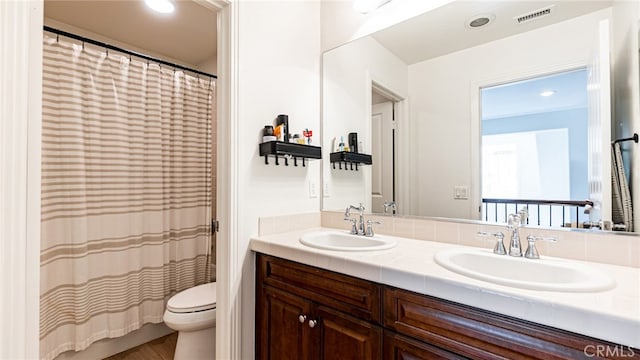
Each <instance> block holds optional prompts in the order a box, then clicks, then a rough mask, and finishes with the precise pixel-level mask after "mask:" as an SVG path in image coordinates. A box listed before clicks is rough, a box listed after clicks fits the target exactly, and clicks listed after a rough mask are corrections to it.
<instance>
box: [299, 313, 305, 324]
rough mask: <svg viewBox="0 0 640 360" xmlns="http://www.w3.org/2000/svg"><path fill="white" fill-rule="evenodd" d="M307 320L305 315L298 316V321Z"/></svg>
mask: <svg viewBox="0 0 640 360" xmlns="http://www.w3.org/2000/svg"><path fill="white" fill-rule="evenodd" d="M306 320H307V316H306V315H300V316H298V321H300V323H301V324H302V323H304V322H305V321H306Z"/></svg>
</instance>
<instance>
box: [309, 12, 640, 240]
mask: <svg viewBox="0 0 640 360" xmlns="http://www.w3.org/2000/svg"><path fill="white" fill-rule="evenodd" d="M612 4H613V3H612V2H611V1H559V2H548V1H531V2H529V1H497V2H487V1H454V2H451V3H449V4H447V5H444V6H442V7H440V8H437V9H435V10H432V11H430V12H427V13H424V14H422V15H418V16H416V17H414V18H412V19H409V20H406V21H404V22H402V23H399V24H396V25H394V26H392V27H390V28H387V29H384V30H381V31H379V32H377V33H374V34H372V35H369V36H367V37H364V38H360V39H357V40H354V41H352V42H349V43H347V44H344V45H342V46H339V47H337V48H334V49H332V50H329V51H327V52H325V53H324V54H323V58H322V62H323V90H322V96H323V98H322V106H323V124H322V126H323V128H322V133H323V140H322V141H323V144H322V145H323V154H324V161H323V194H324V195H323V209H324V210H344V208H345V207H346V206H347V205H350V204H353V205H357V204H358V203H363V204H364V206H365V208H366V209H367V211H371V212H383V211H385V206H384V203H389V202H391V201H393V202H395V204H396V207H395V208H394V207H386V210H387V211H389V212H391V213H393V212H395V213H396V214H398V215H401V216H427V217H440V218H452V219H468V220H482V221H489V222H504V218H505V217H506V212H507V211H508V212H514V211H517V210H515V209H520V208H521V207H515V208H509V207H508V206H509V205H504V206H503V207H502V208H498V206H502V205H493V206H494V207H490V206H492V205H490V204H487V200H488V198H494V197H495V198H500V199H504V198H511V199H527V200H531V199H532V198H533V199H534V200H544V199H546V200H561V201H566V202H567V203H573V202H575V203H579V204H578V205H577V206H578V207H576V208H575V209H573V208H570V207H569V210H565V209H564V208H562V210H560V213H558V212H557V210H555V209H556V207H551V206H549V207H547V208H548V209H549V210H546V208H538V209H536V210H535V211H534V212H535V214H530V217H531V219H532V220H534V221H538V224H540V225H541V226H545V225H547V226H551V227H556V226H571V227H583V226H585V227H586V226H587V225H589V226H597V225H602V223H601V222H600V223H599V222H598V221H599V220H604V221H605V224H606V223H607V222H608V223H611V222H612V216H615V214H614V215H612V212H613V213H615V212H616V211H619V209H617V208H616V206H615V204H612V203H613V201H612V200H611V199H612V196H613V197H615V196H618V195H616V194H617V190H616V189H612V185H611V177H612V171H611V169H612V160H611V142H612V141H613V140H616V137H617V136H618V135H619V134H616V130H615V129H616V126H619V127H627V128H629V126H623V125H620V122H623V121H624V119H612V118H611V114H612V111H611V110H610V109H611V106H612V104H611V90H610V86H609V85H610V84H611V82H612V81H613V79H611V78H610V76H611V73H612V66H613V65H612V64H611V59H610V55H611V53H612V50H611V46H612V37H613V32H612V30H611V28H612V26H613V23H614V22H615V21H616V19H615V18H614V11H613V9H612ZM618 25H619V23H618ZM574 118H575V119H577V120H575V121H574V120H573V119H574ZM612 129H613V130H612ZM350 133H357V134H358V135H357V136H358V141H357V144H358V151H359V152H360V153H365V154H369V155H372V159H373V164H372V165H360V166H358V167H357V171H356V169H355V168H353V167H352V166H348V165H347V164H344V165H343V164H339V163H338V164H336V163H332V162H330V161H329V154H330V153H331V152H337V151H340V150H341V149H342V148H341V147H340V144H341V143H342V144H344V145H345V146H347V147H348V145H349V144H348V137H349V134H350ZM630 146H640V145H633V144H625V145H624V146H623V151H622V155H623V157H625V159H624V161H625V164H627V171H629V169H631V168H633V167H634V166H633V165H632V162H633V161H634V160H633V159H631V156H632V152H631V151H625V150H624V149H628V147H630ZM352 147H353V146H352ZM635 161H639V159H636V160H635ZM628 176H629V175H628V173H627V177H628ZM541 188H544V189H546V190H544V189H543V190H540V189H541ZM612 193H613V194H612ZM629 201H630V200H629ZM487 206H489V207H487ZM516 206H517V205H516ZM524 206H525V207H528V206H529V205H524ZM498 209H499V210H498ZM530 209H531V208H530ZM503 212H504V215H503ZM494 213H495V214H494ZM565 213H566V214H565ZM574 213H577V215H576V217H575V218H572V217H571V216H572V214H574ZM489 215H494V216H493V217H492V218H491V217H490V216H489ZM565 215H566V216H567V218H566V219H565V218H564V216H565ZM547 218H549V219H551V218H553V221H555V220H557V219H556V218H561V219H560V220H558V221H559V225H557V224H555V223H552V222H551V221H552V220H549V223H548V224H545V223H544V222H545V220H542V223H540V221H541V220H540V219H547ZM637 228H638V226H636V230H637Z"/></svg>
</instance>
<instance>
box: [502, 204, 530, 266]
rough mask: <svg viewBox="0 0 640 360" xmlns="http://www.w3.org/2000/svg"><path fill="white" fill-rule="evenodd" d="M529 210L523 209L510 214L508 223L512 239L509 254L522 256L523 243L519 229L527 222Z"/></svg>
mask: <svg viewBox="0 0 640 360" xmlns="http://www.w3.org/2000/svg"><path fill="white" fill-rule="evenodd" d="M528 217H529V212H528V211H527V209H526V208H525V209H521V210H520V211H518V213H517V214H509V217H508V220H507V225H508V226H509V230H510V231H511V241H510V242H509V255H510V256H517V257H520V256H522V243H521V242H520V234H519V233H518V229H519V228H520V227H521V226H522V225H525V224H526V223H527V218H528Z"/></svg>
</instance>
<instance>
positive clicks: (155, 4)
mask: <svg viewBox="0 0 640 360" xmlns="http://www.w3.org/2000/svg"><path fill="white" fill-rule="evenodd" d="M144 3H145V4H146V5H147V6H148V7H150V8H151V9H152V10H154V11H157V12H159V13H162V14H170V13H172V12H173V11H174V10H175V6H174V5H173V2H172V1H170V0H144Z"/></svg>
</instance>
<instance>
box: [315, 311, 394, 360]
mask: <svg viewBox="0 0 640 360" xmlns="http://www.w3.org/2000/svg"><path fill="white" fill-rule="evenodd" d="M316 318H317V321H318V325H319V326H316V328H318V330H319V332H318V333H317V334H313V335H312V336H313V341H318V344H317V346H318V348H319V349H320V359H323V360H333V359H340V360H349V359H353V360H356V359H357V360H360V359H371V360H375V359H382V329H381V328H380V327H379V326H376V325H373V324H371V323H368V322H365V321H362V320H358V319H356V318H354V317H352V316H349V315H346V314H344V313H341V312H338V311H335V310H332V309H329V308H327V307H324V306H318V308H317V310H316Z"/></svg>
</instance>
